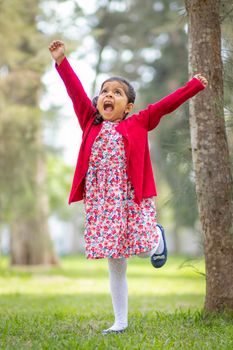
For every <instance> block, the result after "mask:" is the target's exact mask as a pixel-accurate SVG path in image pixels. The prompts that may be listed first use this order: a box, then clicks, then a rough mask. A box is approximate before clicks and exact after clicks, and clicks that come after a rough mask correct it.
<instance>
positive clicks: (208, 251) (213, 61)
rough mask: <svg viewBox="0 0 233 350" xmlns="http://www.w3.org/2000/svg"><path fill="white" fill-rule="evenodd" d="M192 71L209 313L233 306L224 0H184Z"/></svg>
mask: <svg viewBox="0 0 233 350" xmlns="http://www.w3.org/2000/svg"><path fill="white" fill-rule="evenodd" d="M185 5H186V10H187V12H188V22H189V23H188V24H189V73H190V76H193V75H194V74H196V73H202V74H203V75H204V76H205V77H206V78H207V79H208V81H209V85H208V86H207V88H206V90H205V91H203V92H201V93H200V94H198V95H197V96H195V97H194V98H193V99H192V100H191V101H190V129H191V143H192V156H193V164H194V170H195V177H196V193H197V200H198V210H199V215H200V221H201V229H202V232H203V235H204V251H205V261H206V299H205V310H206V311H220V310H223V309H233V182H232V174H231V169H230V163H229V151H228V144H227V138H226V131H225V121H224V110H223V65H222V60H221V28H220V21H219V17H220V0H205V1H204V0H186V1H185Z"/></svg>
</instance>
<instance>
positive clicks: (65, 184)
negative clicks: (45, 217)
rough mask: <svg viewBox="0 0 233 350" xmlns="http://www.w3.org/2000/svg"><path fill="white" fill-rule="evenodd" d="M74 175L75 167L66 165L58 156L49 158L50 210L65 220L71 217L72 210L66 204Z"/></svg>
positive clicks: (48, 187) (48, 186) (48, 185)
mask: <svg viewBox="0 0 233 350" xmlns="http://www.w3.org/2000/svg"><path fill="white" fill-rule="evenodd" d="M72 175H73V167H71V166H69V165H67V164H65V163H64V161H63V159H62V158H61V157H59V156H56V155H50V156H48V157H47V189H48V193H49V204H50V205H49V206H50V210H51V212H52V213H55V214H56V215H58V216H59V218H61V219H63V220H67V219H70V216H71V210H70V208H68V205H65V204H66V203H67V196H68V193H69V191H70V183H71V180H72Z"/></svg>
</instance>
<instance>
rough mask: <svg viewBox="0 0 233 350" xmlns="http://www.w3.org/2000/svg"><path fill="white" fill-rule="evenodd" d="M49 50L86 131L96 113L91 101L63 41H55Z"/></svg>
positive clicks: (82, 127) (81, 124)
mask: <svg viewBox="0 0 233 350" xmlns="http://www.w3.org/2000/svg"><path fill="white" fill-rule="evenodd" d="M49 50H50V52H51V55H52V57H53V58H54V59H55V61H56V65H55V66H56V69H57V71H58V73H59V75H60V77H61V78H62V80H63V82H64V84H65V87H66V90H67V92H68V94H69V96H70V98H71V100H72V102H73V106H74V110H75V113H76V115H77V117H78V120H79V124H80V127H81V129H82V130H84V129H85V127H86V125H87V122H88V121H89V120H90V118H92V117H93V116H94V114H95V112H96V109H95V107H94V106H93V105H92V102H91V100H90V99H89V98H88V96H87V94H86V92H85V91H84V89H83V86H82V84H81V82H80V80H79V78H78V77H77V75H76V74H75V72H74V70H73V69H72V67H71V65H70V64H69V62H68V60H67V58H66V57H65V48H64V43H63V42H62V41H59V40H57V41H55V42H53V43H51V44H50V46H49Z"/></svg>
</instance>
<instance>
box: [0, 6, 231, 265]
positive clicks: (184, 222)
mask: <svg viewBox="0 0 233 350" xmlns="http://www.w3.org/2000/svg"><path fill="white" fill-rule="evenodd" d="M230 3H231V2H229V1H223V3H222V5H224V6H222V7H221V11H222V12H223V13H222V19H223V20H222V28H221V29H222V59H223V63H224V88H225V90H224V93H225V101H224V104H225V118H226V128H227V134H228V136H229V140H228V141H229V147H230V152H231V159H232V150H233V138H232V104H233V98H232V93H231V89H232V84H233V78H232V55H233V53H232V45H233V36H232V17H231V15H230V9H231V8H230ZM0 16H1V17H0V28H1V34H0V38H1V55H0V78H1V81H0V86H1V91H0V113H1V119H0V140H1V141H0V155H1V170H0V193H1V198H0V205H1V217H0V251H1V253H2V254H10V256H11V263H12V264H38V263H42V264H43V263H51V262H52V263H53V262H54V263H55V262H56V261H57V256H58V255H59V256H61V255H67V254H74V253H83V251H84V242H83V231H84V227H83V225H84V213H83V203H82V202H79V203H75V204H72V206H68V204H67V202H68V195H69V190H70V186H71V181H72V176H73V170H74V167H75V163H76V159H77V154H78V150H79V146H80V142H81V130H80V128H79V125H78V122H77V118H76V116H75V114H74V111H73V108H72V104H71V101H70V100H69V97H68V96H67V93H66V90H65V88H64V86H63V83H62V81H61V79H60V78H59V77H58V74H57V72H56V70H55V67H54V62H53V61H52V59H51V57H50V53H49V51H48V48H47V47H48V44H49V43H50V42H51V41H52V40H54V39H57V38H60V39H62V40H64V42H65V43H66V48H67V56H68V57H69V59H70V62H71V64H72V66H73V67H74V69H75V71H76V73H77V74H78V75H79V76H80V79H81V81H82V83H83V85H84V87H85V89H86V91H87V93H88V95H89V96H90V97H93V96H94V95H95V94H96V93H98V89H99V87H100V83H101V82H102V81H103V79H104V78H106V77H108V76H109V75H122V76H125V77H126V78H128V79H129V80H130V81H132V83H133V84H134V86H135V88H136V90H137V99H136V110H137V109H142V108H144V107H146V106H147V105H148V104H149V103H153V102H154V101H157V100H159V99H160V98H162V97H163V96H165V95H167V94H168V93H170V92H172V91H174V90H175V89H177V88H178V87H180V86H182V85H184V84H185V83H186V82H187V81H188V80H189V79H190V78H191V77H189V76H188V63H187V62H188V44H187V40H188V38H187V32H188V27H187V14H186V11H185V7H184V3H183V1H182V0H176V1H168V0H164V1H155V0H147V1H146V2H142V1H139V0H138V1H137V0H135V1H130V0H128V1H127V0H125V1H120V0H112V1H111V0H99V1H98V0H90V1H88V2H87V1H83V0H77V1H75V0H68V1H59V0H57V1H55V0H53V1H52V0H51V1H43V0H9V1H1V2H0ZM196 73H199V72H196ZM149 142H150V151H151V157H152V162H153V167H154V174H155V178H156V182H157V184H158V197H157V199H156V206H157V212H158V221H159V222H161V223H162V224H163V225H164V226H165V227H166V231H167V237H168V246H169V251H170V252H171V253H174V254H180V253H184V254H187V255H191V256H198V255H201V254H202V250H203V249H202V239H201V234H200V225H199V220H198V214H197V204H196V196H195V183H194V174H193V169H192V160H191V145H190V133H189V122H188V103H186V104H184V105H183V106H181V107H180V108H179V109H178V110H177V111H175V112H173V113H172V114H171V115H169V116H166V117H165V118H163V120H162V122H161V123H160V125H159V126H158V128H157V129H156V130H154V131H152V132H151V133H150V135H149Z"/></svg>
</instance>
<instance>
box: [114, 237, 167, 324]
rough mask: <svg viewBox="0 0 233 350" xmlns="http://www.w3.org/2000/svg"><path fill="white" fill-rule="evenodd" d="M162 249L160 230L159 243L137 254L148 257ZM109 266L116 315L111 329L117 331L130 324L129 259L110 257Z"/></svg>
mask: <svg viewBox="0 0 233 350" xmlns="http://www.w3.org/2000/svg"><path fill="white" fill-rule="evenodd" d="M158 231H160V230H158ZM162 251H163V239H161V232H160V237H159V244H158V245H156V247H155V248H154V249H153V250H151V251H149V252H145V253H140V254H138V255H137V256H138V257H140V258H148V257H150V256H151V255H153V254H154V253H155V252H156V253H158V254H160V253H161V252H162ZM108 267H109V282H110V291H111V296H112V305H113V310H114V315H115V322H114V324H113V325H112V327H110V328H109V329H111V330H115V331H117V330H121V329H124V328H127V326H128V285H127V278H126V270H127V259H126V258H120V259H112V258H109V259H108Z"/></svg>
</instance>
